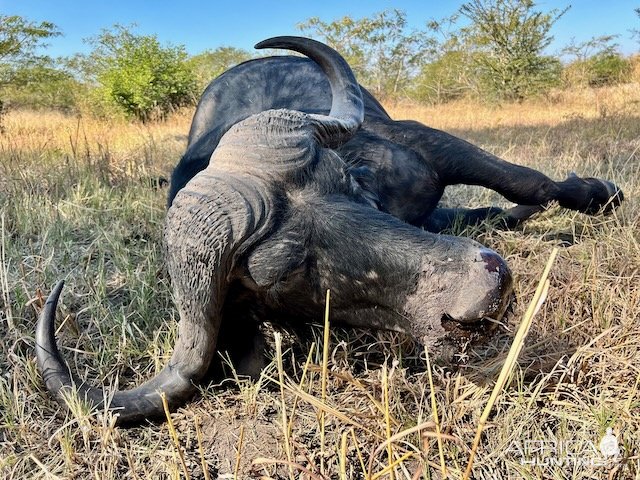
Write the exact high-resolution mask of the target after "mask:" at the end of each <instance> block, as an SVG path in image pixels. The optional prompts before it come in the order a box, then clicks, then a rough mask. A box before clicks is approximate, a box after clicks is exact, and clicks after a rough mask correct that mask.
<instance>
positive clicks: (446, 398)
mask: <svg viewBox="0 0 640 480" xmlns="http://www.w3.org/2000/svg"><path fill="white" fill-rule="evenodd" d="M388 108H389V111H390V113H391V115H392V116H393V117H394V118H398V119H399V118H411V119H416V120H419V121H422V122H423V123H425V124H427V125H429V126H432V127H436V128H440V129H443V130H446V131H448V132H451V133H453V134H456V135H458V136H460V137H462V138H465V139H467V140H469V141H471V142H472V143H475V144H478V145H480V146H482V147H483V148H485V149H487V150H489V151H491V152H492V153H495V154H497V155H499V156H501V157H502V158H505V159H507V160H509V161H512V162H515V163H519V164H523V165H527V166H530V167H533V168H536V169H539V170H541V171H543V172H544V173H546V174H547V175H549V176H551V177H553V178H554V179H557V180H561V179H564V178H565V177H566V176H567V175H568V174H569V172H571V171H575V172H576V173H577V174H578V175H580V176H594V177H599V178H605V179H609V180H612V181H614V182H615V183H616V184H617V185H618V186H620V187H621V188H622V189H623V191H624V194H625V198H626V200H625V202H624V204H623V205H622V207H621V208H619V209H618V210H617V211H616V212H615V213H614V214H613V215H610V216H606V217H601V216H599V217H588V216H585V215H582V214H579V213H575V212H571V211H568V210H563V209H561V208H559V207H557V206H551V207H550V208H549V209H548V210H547V211H546V212H544V213H543V214H540V215H538V216H536V217H535V218H534V219H532V220H530V221H528V222H527V223H525V225H524V226H522V227H520V228H518V229H516V230H515V231H508V232H504V231H498V230H495V229H492V228H490V227H486V228H478V229H472V230H466V231H461V232H455V233H457V234H461V235H467V236H471V237H474V238H476V239H478V240H479V241H481V242H482V243H484V244H485V245H487V246H489V247H490V248H492V249H494V250H496V251H497V252H499V253H500V254H501V255H502V256H503V257H504V258H505V259H506V260H507V262H508V263H509V265H510V267H511V269H512V271H513V273H514V277H515V282H516V284H515V293H516V298H517V301H516V303H515V304H514V305H513V307H512V308H511V311H510V312H508V314H507V317H506V318H505V319H504V320H503V323H502V324H501V325H499V326H498V328H497V329H496V331H495V333H494V336H493V337H492V338H491V339H489V340H487V341H485V342H484V343H481V344H477V345H473V344H465V343H464V342H462V344H461V346H460V348H459V351H458V352H457V353H456V355H455V364H454V365H452V364H450V363H446V362H444V361H443V360H442V358H441V357H442V356H440V355H438V352H435V351H434V352H429V360H430V368H428V366H427V358H426V355H425V352H424V350H423V349H422V347H420V346H419V345H415V344H413V343H412V342H411V341H410V340H409V339H407V338H404V337H402V336H401V335H398V334H393V333H372V332H365V331H356V330H344V329H341V328H339V327H337V326H334V325H331V324H330V336H329V338H328V351H327V354H326V356H325V355H323V348H324V344H323V343H324V342H323V327H322V323H323V319H322V318H318V325H317V326H315V327H312V328H308V329H301V330H300V331H295V332H294V331H287V330H280V329H278V328H276V327H269V326H267V327H266V328H265V330H266V332H267V334H268V336H269V338H270V344H271V345H272V349H271V350H272V352H273V361H272V363H271V364H270V365H269V367H267V368H266V369H265V370H264V371H263V374H262V376H261V378H260V379H259V380H257V381H250V380H247V379H244V378H239V377H238V376H236V375H234V373H233V367H232V366H230V365H227V366H226V369H227V372H228V379H227V380H225V381H223V382H222V383H211V384H209V385H205V386H204V387H203V388H202V390H201V391H200V392H199V394H198V395H197V396H196V397H195V398H194V399H193V400H192V401H191V402H189V403H188V404H187V405H185V406H184V407H183V408H181V409H179V410H178V411H177V412H175V413H173V414H171V416H170V419H171V421H170V422H164V423H157V424H149V425H145V426H140V427H136V428H131V429H123V428H115V427H114V426H113V421H114V418H113V416H112V414H110V413H105V412H103V411H90V410H89V409H87V408H86V407H85V406H84V405H83V404H82V402H79V401H78V400H77V399H75V398H73V397H72V396H70V398H69V400H68V403H69V411H66V410H65V409H63V408H61V407H60V406H59V405H58V404H57V403H56V402H55V401H54V400H53V398H52V397H51V396H50V395H48V394H47V392H46V391H45V389H44V385H43V382H42V380H41V378H40V375H39V373H38V372H37V370H36V364H35V358H34V331H35V323H36V318H37V315H38V313H39V312H40V310H41V308H42V305H43V303H44V298H45V297H46V295H47V294H48V293H49V291H50V289H51V288H52V287H53V285H54V284H55V283H56V281H57V280H59V279H65V281H66V285H65V289H64V291H63V297H62V299H61V302H60V305H59V307H60V308H59V310H58V320H59V323H58V338H59V343H60V345H61V346H62V351H63V354H64V355H65V357H66V358H67V360H68V361H69V363H70V365H71V368H72V370H74V371H76V372H78V374H79V376H80V377H81V378H83V379H87V380H88V381H90V382H92V383H94V384H96V385H110V386H113V387H115V386H118V387H119V388H126V387H127V386H132V385H135V384H140V383H141V382H143V381H144V380H146V379H148V378H150V377H152V376H153V375H154V374H155V373H156V372H158V371H159V370H160V369H161V368H162V366H163V365H164V364H165V362H166V361H167V359H168V358H169V356H170V353H171V349H172V345H173V343H174V339H175V336H176V330H177V329H176V320H177V313H176V311H175V308H174V304H173V302H172V299H171V293H170V282H169V279H168V277H167V273H166V270H165V268H164V262H163V248H162V239H161V230H162V223H163V219H164V216H165V201H166V200H165V199H166V189H165V188H159V187H158V185H157V183H158V182H157V179H158V178H159V177H166V178H168V177H169V175H170V172H171V170H172V168H173V166H174V165H175V163H176V162H177V161H178V159H179V158H180V155H181V153H182V152H183V150H184V148H185V145H186V134H187V132H188V129H189V123H190V120H191V115H192V113H193V112H192V111H190V110H189V111H183V112H180V113H176V114H174V115H172V116H171V117H170V118H169V119H167V120H165V121H163V122H156V123H147V124H142V123H127V122H124V121H121V120H113V121H108V120H97V119H94V118H91V117H89V116H86V115H85V116H73V115H69V116H67V115H64V114H61V113H53V112H28V111H10V112H8V113H7V114H6V115H5V116H4V117H3V118H2V124H1V125H2V130H0V291H1V294H0V478H3V479H32V478H34V479H35V478H47V479H53V478H62V479H67V478H72V479H76V478H77V479H86V478H94V479H121V478H129V479H151V478H154V479H155V478H171V479H174V478H175V479H178V478H192V479H208V478H211V479H213V478H227V479H232V478H233V479H235V478H237V479H251V478H261V479H269V478H275V479H279V478H287V479H288V478H300V479H303V478H304V479H318V478H321V479H322V478H327V479H329V478H331V479H371V480H373V479H437V478H451V479H454V478H455V479H457V478H461V477H462V474H463V472H464V470H465V468H466V467H467V463H468V461H469V457H470V452H471V448H472V447H471V446H472V443H473V439H474V437H475V435H476V431H477V430H478V427H479V425H480V424H481V416H482V412H483V410H484V408H485V405H486V404H487V402H488V401H489V397H490V394H491V389H492V388H493V385H494V384H495V382H496V379H497V378H498V375H499V373H500V371H501V369H502V367H503V365H504V363H505V359H506V357H507V352H508V350H509V347H510V345H511V343H512V341H513V339H514V336H515V333H516V330H517V327H518V325H519V324H520V322H521V320H522V318H523V316H524V314H525V310H526V309H527V307H528V304H529V302H530V301H531V299H532V297H533V295H534V291H535V290H536V287H537V286H538V283H539V281H540V278H541V275H542V272H543V269H544V267H545V264H546V263H547V260H548V259H549V257H550V255H551V252H552V250H553V249H554V247H557V248H558V249H559V253H558V256H557V258H556V260H555V263H554V264H553V266H552V269H551V272H550V275H549V281H550V284H549V285H550V286H549V290H548V294H547V296H546V300H545V302H544V303H543V304H542V306H541V307H540V309H539V311H538V313H537V315H536V316H535V317H534V319H533V324H532V326H531V328H530V330H529V333H528V335H527V337H526V339H525V340H524V346H523V348H522V351H521V353H520V356H519V357H518V363H517V364H516V366H515V369H514V372H513V374H512V375H511V376H510V378H509V382H508V383H507V386H506V387H505V388H504V390H503V391H502V392H501V394H500V396H498V398H497V400H496V402H495V405H494V407H493V409H492V410H491V414H490V416H489V417H488V419H487V422H486V425H484V430H483V433H482V436H481V437H480V444H479V447H478V450H477V452H476V456H475V463H474V467H473V473H472V476H471V478H478V479H493V478H500V479H502V478H504V479H520V478H532V479H533V478H545V479H547V478H549V479H634V478H636V479H637V478H640V200H639V198H640V86H639V85H638V84H627V85H623V86H619V87H615V88H613V87H612V88H609V89H606V88H603V89H598V90H592V89H586V90H574V91H564V92H558V93H555V94H552V95H551V96H549V97H548V98H547V99H544V100H535V101H534V100H531V101H525V102H523V103H519V104H505V105H502V106H488V105H482V104H472V103H468V102H459V103H451V104H448V105H440V106H436V107H426V106H412V105H405V104H398V105H388ZM444 200H445V201H446V203H447V204H448V205H449V206H470V207H476V206H486V205H488V204H497V205H501V206H506V205H508V204H507V203H505V201H504V200H503V199H501V197H500V196H498V195H497V194H495V193H493V192H490V191H488V190H483V189H480V188H475V187H473V188H472V187H455V188H453V189H450V190H448V191H447V194H446V197H445V199H444ZM330 321H331V318H330V316H329V322H330ZM325 357H326V362H327V365H326V366H327V368H326V371H324V370H323V358H325ZM429 374H431V377H432V378H431V381H432V384H433V386H432V387H431V386H430V384H431V382H430V378H429V376H430V375H429ZM323 383H324V384H325V387H324V390H323ZM434 407H435V410H437V414H434V413H435V410H434ZM434 419H437V425H436V422H434ZM608 428H611V429H612V431H611V434H612V435H614V436H615V437H616V438H617V441H618V445H619V449H620V454H619V455H618V456H617V457H615V458H609V459H607V458H605V457H604V456H603V455H602V454H601V452H600V449H599V444H600V441H601V439H602V438H603V437H604V436H605V433H606V432H607V429H608ZM437 431H439V432H441V434H440V436H439V438H440V441H438V440H437V437H438V434H437Z"/></svg>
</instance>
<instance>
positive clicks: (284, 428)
mask: <svg viewBox="0 0 640 480" xmlns="http://www.w3.org/2000/svg"><path fill="white" fill-rule="evenodd" d="M275 344H276V365H277V367H278V379H279V383H280V409H281V410H282V433H283V434H284V451H285V453H286V454H287V461H288V465H289V478H291V480H293V468H292V467H291V465H292V464H293V455H292V453H291V440H290V438H289V422H288V421H287V403H286V401H285V398H284V367H283V365H282V335H281V334H280V333H279V332H276V333H275Z"/></svg>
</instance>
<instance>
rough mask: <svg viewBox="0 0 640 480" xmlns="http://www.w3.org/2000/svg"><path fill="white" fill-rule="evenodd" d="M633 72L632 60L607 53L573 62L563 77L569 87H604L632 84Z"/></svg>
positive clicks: (566, 68)
mask: <svg viewBox="0 0 640 480" xmlns="http://www.w3.org/2000/svg"><path fill="white" fill-rule="evenodd" d="M632 71H633V65H632V62H631V59H627V58H624V57H623V56H621V55H620V54H619V53H616V52H609V51H606V52H600V53H598V54H595V55H593V56H591V57H589V58H586V59H581V60H575V61H573V62H571V63H570V64H568V65H567V66H566V67H565V68H564V71H563V73H562V76H563V80H564V83H565V85H566V86H567V87H570V86H583V87H587V86H588V87H604V86H607V85H617V84H620V83H626V82H630V81H631V80H632V78H631V77H632Z"/></svg>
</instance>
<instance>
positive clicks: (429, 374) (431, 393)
mask: <svg viewBox="0 0 640 480" xmlns="http://www.w3.org/2000/svg"><path fill="white" fill-rule="evenodd" d="M424 354H425V356H426V358H427V378H428V379H429V397H430V398H431V411H432V412H433V422H434V423H435V424H436V433H437V434H438V436H437V437H436V439H437V441H438V455H439V456H440V473H442V478H446V476H447V466H446V464H445V462H444V447H443V444H442V437H441V436H440V418H439V416H438V402H437V401H436V390H435V388H434V386H433V373H432V370H431V359H430V358H429V348H428V347H427V346H426V345H425V346H424Z"/></svg>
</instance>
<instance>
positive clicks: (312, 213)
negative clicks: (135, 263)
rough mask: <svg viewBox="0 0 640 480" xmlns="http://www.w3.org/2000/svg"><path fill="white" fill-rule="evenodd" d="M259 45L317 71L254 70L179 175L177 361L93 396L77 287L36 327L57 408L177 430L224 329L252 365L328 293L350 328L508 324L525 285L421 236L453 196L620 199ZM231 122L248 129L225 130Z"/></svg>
mask: <svg viewBox="0 0 640 480" xmlns="http://www.w3.org/2000/svg"><path fill="white" fill-rule="evenodd" d="M257 47H258V48H287V49H290V50H295V51H298V52H300V53H303V54H305V55H307V56H308V57H309V58H310V59H311V60H303V59H292V58H288V59H287V58H285V59H271V60H259V61H255V62H250V63H247V64H245V65H244V66H242V67H238V68H239V69H235V70H233V71H231V72H229V73H228V74H225V75H226V76H227V77H226V78H228V79H229V81H228V82H227V81H225V80H224V78H225V75H223V76H222V77H220V79H219V80H218V83H215V82H214V84H213V85H212V86H211V87H209V89H208V90H207V92H206V93H205V95H204V97H203V101H202V102H201V104H200V106H199V108H198V112H197V113H196V118H195V120H194V126H193V127H192V130H191V135H190V144H189V148H188V151H187V154H186V155H185V157H184V158H183V160H182V161H181V163H180V165H179V166H178V167H177V169H176V173H175V174H174V176H173V182H174V183H173V187H172V188H173V190H172V194H171V199H170V204H171V206H170V208H169V209H168V212H167V217H166V221H165V227H164V240H165V245H166V265H167V269H168V271H169V274H170V276H171V281H172V287H173V293H174V298H175V301H176V306H177V310H178V312H179V315H180V324H179V332H178V339H177V341H176V345H175V347H174V351H173V354H172V356H171V359H170V360H169V362H168V364H167V365H166V366H165V368H164V369H163V370H162V371H161V372H160V373H159V374H158V375H157V376H155V377H154V378H153V379H151V380H149V381H148V382H146V383H144V384H143V385H141V386H139V387H137V388H134V389H132V390H127V391H117V392H114V393H113V395H112V396H109V395H107V394H106V393H105V392H104V391H103V390H102V389H99V388H94V387H90V386H88V385H87V384H86V383H84V382H83V381H81V380H80V379H78V378H77V377H76V376H74V374H72V373H71V372H70V369H69V368H68V366H67V365H66V363H65V362H64V360H63V358H62V356H61V355H60V353H59V351H58V348H57V346H56V341H55V335H54V334H55V328H54V320H55V311H56V305H57V302H58V299H59V297H60V293H61V290H62V282H60V283H59V284H58V285H57V286H56V287H55V288H54V289H53V291H52V293H51V295H50V296H49V298H48V299H47V302H46V304H45V308H44V309H43V311H42V313H41V315H40V318H39V321H38V325H37V331H36V354H37V360H38V365H39V368H40V370H41V372H42V375H43V377H44V380H45V383H46V386H47V389H48V390H49V391H50V392H52V393H53V394H54V395H55V396H56V397H57V398H58V399H62V398H63V396H64V395H63V393H64V391H65V390H68V389H69V388H72V387H73V386H74V385H75V388H76V389H77V390H78V392H79V394H80V396H81V397H85V398H86V399H87V400H88V401H89V402H90V403H91V404H92V405H94V406H104V405H105V402H108V407H109V408H111V409H114V410H117V412H118V413H119V417H118V419H119V422H120V423H129V422H137V421H142V420H145V419H148V418H153V417H161V416H163V405H162V401H161V396H160V393H161V392H162V393H164V394H165V395H166V399H167V401H168V404H169V406H170V407H171V408H175V407H177V406H179V405H181V404H183V403H184V402H185V401H186V400H187V399H188V398H189V397H190V396H191V395H192V394H193V393H194V392H195V390H196V387H197V385H198V383H199V382H200V381H201V380H202V378H203V376H204V375H205V374H206V372H207V370H208V369H209V367H210V364H211V362H212V359H213V357H214V354H215V352H216V348H217V347H219V341H220V338H219V337H220V332H221V331H226V336H227V339H231V340H230V343H231V344H233V346H234V348H237V349H240V350H243V349H244V351H246V352H247V353H250V352H251V350H252V349H253V346H254V341H255V333H256V331H257V327H256V326H257V325H258V323H259V322H260V321H261V320H264V319H265V318H269V319H272V320H283V321H289V322H308V321H312V320H317V319H318V318H321V314H322V311H323V307H324V299H325V292H326V290H327V289H331V292H332V304H331V305H332V314H331V315H332V319H333V320H335V321H339V322H342V323H344V324H346V325H352V326H359V327H367V328H378V329H389V330H396V331H400V332H406V333H409V334H411V335H412V336H413V337H415V338H416V339H418V340H420V341H423V342H427V343H433V342H435V341H437V340H438V339H440V338H442V337H443V336H445V335H446V330H447V329H446V327H447V325H449V324H455V325H458V326H461V328H467V327H469V326H475V325H479V324H480V323H481V322H482V320H483V319H485V318H490V319H497V318H500V317H501V315H502V314H503V312H504V310H505V307H506V305H507V303H508V298H509V296H510V293H511V290H512V279H511V274H510V272H509V269H508V267H507V265H506V264H505V262H504V260H503V259H502V258H501V257H500V256H499V255H498V254H497V253H495V252H493V251H491V250H489V249H487V248H485V247H483V246H482V245H480V244H478V243H477V242H475V241H473V240H470V239H468V238H459V237H454V236H447V235H438V234H434V233H430V232H427V231H425V230H423V229H422V228H419V227H417V226H414V225H422V224H424V223H428V221H429V218H430V215H431V214H432V212H433V209H434V206H435V203H436V202H437V200H438V199H439V197H440V195H441V194H442V189H443V188H444V186H445V185H447V184H450V183H458V182H460V181H465V182H469V183H484V184H487V185H490V186H493V187H494V188H496V189H497V190H499V191H501V192H503V193H504V194H505V195H507V196H508V197H509V198H511V199H513V200H514V201H517V202H520V203H524V204H542V203H545V202H547V201H549V200H552V199H557V200H559V201H560V202H561V204H563V205H566V206H570V207H574V208H578V209H581V210H584V211H589V212H591V211H596V210H598V209H599V208H600V207H602V206H603V205H605V204H606V202H607V201H608V200H609V198H610V196H611V189H612V188H614V187H613V186H612V185H611V184H608V183H606V182H601V181H599V180H579V179H569V180H567V181H565V182H560V183H555V182H551V181H550V180H548V179H547V178H546V177H544V176H543V175H541V174H539V173H537V172H534V171H532V170H529V169H524V168H522V167H516V166H513V165H510V164H508V163H506V162H503V161H501V160H498V159H496V158H495V157H493V156H491V155H489V154H487V153H485V152H482V151H481V150H479V149H477V148H476V147H473V146H472V145H469V144H467V143H465V142H462V141H461V140H458V139H455V138H454V137H450V136H447V135H446V134H443V133H442V132H437V131H435V130H430V129H427V128H426V127H424V126H422V125H419V124H417V123H414V122H392V121H391V120H389V118H388V117H387V115H386V114H385V113H384V110H383V109H382V108H381V107H380V106H379V105H378V103H377V102H375V100H374V99H373V98H372V97H371V96H370V95H368V94H367V93H366V92H365V96H364V98H365V101H364V102H363V96H362V94H361V89H360V87H359V86H358V84H357V82H356V80H355V78H354V76H353V74H352V72H351V70H350V68H349V66H348V65H347V63H346V62H345V61H344V59H342V58H341V57H340V56H339V55H338V54H337V53H336V52H335V51H333V50H332V49H330V48H329V47H327V46H325V45H323V44H321V43H318V42H315V41H313V40H309V39H304V38H298V37H277V38H273V39H270V40H267V41H264V42H261V43H260V44H258V46H257ZM311 61H313V62H315V64H317V65H318V66H319V67H314V66H313V65H314V64H313V63H311ZM316 68H319V69H318V70H316ZM242 69H250V70H251V71H252V72H253V73H252V76H250V77H247V78H250V79H251V84H249V83H241V84H240V86H238V85H235V84H234V83H233V82H232V81H231V80H232V79H233V76H234V75H235V73H234V72H241V71H242ZM287 72H289V73H290V74H291V76H292V77H293V78H290V79H289V78H288V75H287ZM325 77H326V79H325ZM325 82H326V85H325ZM224 85H228V89H227V90H226V91H225V88H223V87H224ZM242 86H244V88H241V87H242ZM298 89H299V91H298ZM278 92H280V93H278ZM311 92H316V93H315V94H313V95H312V94H311ZM285 93H286V95H285ZM298 94H299V95H300V99H299V100H296V97H297V95H298ZM227 96H228V97H229V98H227V99H225V98H226V97H227ZM309 98H314V99H315V100H313V102H312V104H311V105H307V104H306V102H308V100H309ZM328 98H331V99H332V100H331V104H330V109H329V111H325V109H324V106H325V105H324V102H326V99H328ZM274 99H279V100H278V101H274ZM280 100H282V102H283V103H280ZM285 100H286V101H285ZM225 102H227V103H229V104H230V105H231V106H233V107H234V108H235V107H236V106H238V105H244V110H243V112H245V113H246V115H245V114H244V113H242V112H238V111H227V110H226V107H223V104H225ZM225 112H226V114H227V116H226V117H225ZM220 118H228V119H232V120H230V122H231V123H229V124H227V123H224V122H223V123H224V125H222V126H220V125H219V123H220V120H219V119H220ZM363 119H364V120H365V121H364V125H363ZM205 120H206V121H205ZM212 129H215V131H213V130H212ZM349 145H350V147H348V146H349ZM210 156H211V159H209V157H210ZM209 160H210V161H209ZM403 169H406V171H405V170H403ZM476 169H480V170H481V171H482V173H477V172H476ZM385 172H386V173H385ZM228 341H229V340H228ZM105 399H108V400H105Z"/></svg>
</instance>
